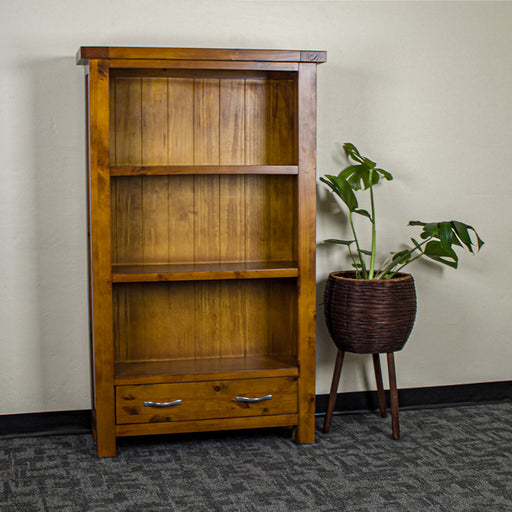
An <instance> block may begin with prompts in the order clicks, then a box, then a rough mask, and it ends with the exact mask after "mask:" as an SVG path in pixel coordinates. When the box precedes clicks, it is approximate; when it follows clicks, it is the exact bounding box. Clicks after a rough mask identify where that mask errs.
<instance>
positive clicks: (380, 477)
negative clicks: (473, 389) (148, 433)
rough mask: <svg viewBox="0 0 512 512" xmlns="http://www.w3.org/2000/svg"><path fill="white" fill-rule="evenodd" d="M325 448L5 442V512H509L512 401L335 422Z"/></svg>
mask: <svg viewBox="0 0 512 512" xmlns="http://www.w3.org/2000/svg"><path fill="white" fill-rule="evenodd" d="M322 421H323V418H318V427H319V429H318V431H317V442H316V444H313V445H302V446H299V445H296V444H294V443H293V441H291V439H290V432H289V431H288V430H281V429H269V430H258V431H239V432H224V433H212V434H198V435H176V436H160V437H147V438H130V439H121V440H119V441H118V456H117V457H116V458H113V459H97V458H96V456H95V446H94V443H93V441H92V438H91V436H90V435H62V436H53V437H32V438H15V439H0V512H46V511H51V512H54V511H59V512H60V511H62V512H75V511H76V512H100V511H101V512H103V511H106V512H114V511H124V512H141V511H142V512H160V511H161V512H164V511H166V512H167V511H179V512H181V511H190V512H217V511H218V512H238V511H240V512H260V511H261V512H278V511H279V512H295V511H310V512H324V511H325V512H331V511H348V512H358V511H365V512H373V511H375V512H377V511H378V512H382V511H385V512H388V511H389V512H394V511H397V512H398V511H404V512H415V511H421V512H426V511H449V512H457V511H461V512H462V511H464V512H472V511H474V512H484V511H485V512H488V511H489V512H494V511H496V512H501V511H512V403H510V402H501V403H495V404H485V405H472V406H461V407H452V408H439V409H424V410H403V411H400V427H401V439H400V440H399V441H393V440H392V439H391V424H390V422H391V420H390V418H388V419H381V418H380V417H379V416H378V415H377V414H370V413H368V414H350V415H349V414H347V415H339V416H335V417H334V418H333V423H332V427H331V432H330V433H329V434H323V433H321V432H320V426H321V422H322Z"/></svg>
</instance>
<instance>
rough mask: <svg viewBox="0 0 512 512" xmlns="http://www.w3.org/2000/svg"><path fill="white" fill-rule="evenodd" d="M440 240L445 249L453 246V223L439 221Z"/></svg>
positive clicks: (447, 249)
mask: <svg viewBox="0 0 512 512" xmlns="http://www.w3.org/2000/svg"><path fill="white" fill-rule="evenodd" d="M438 232H439V240H440V241H441V245H442V246H443V249H445V250H446V251H449V250H450V249H451V247H452V225H451V223H450V222H439V223H438Z"/></svg>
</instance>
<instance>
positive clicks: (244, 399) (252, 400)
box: [236, 395, 272, 404]
mask: <svg viewBox="0 0 512 512" xmlns="http://www.w3.org/2000/svg"><path fill="white" fill-rule="evenodd" d="M265 400H272V395H265V396H260V397H259V398H249V397H247V396H237V397H236V401H237V402H245V403H250V404H253V403H255V402H264V401H265Z"/></svg>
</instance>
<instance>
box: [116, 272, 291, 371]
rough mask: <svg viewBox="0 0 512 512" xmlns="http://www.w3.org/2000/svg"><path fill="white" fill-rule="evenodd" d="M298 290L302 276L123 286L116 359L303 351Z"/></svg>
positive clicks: (119, 286) (119, 291) (119, 297)
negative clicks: (298, 340) (298, 343)
mask: <svg viewBox="0 0 512 512" xmlns="http://www.w3.org/2000/svg"><path fill="white" fill-rule="evenodd" d="M296 287H297V284H296V280H295V279H261V280H259V279H258V280H243V281H238V280H235V281H197V282H175V283H139V284H128V285H126V284H117V285H115V286H114V291H113V303H114V347H115V348H114V351H115V361H116V362H118V363H119V362H136V361H157V360H167V359H203V358H219V357H250V356H260V355H283V356H287V357H289V356H296V348H295V347H296V335H297V332H296V323H297V322H296V320H297V300H296V293H297V288H296ZM294 296H295V297H294Z"/></svg>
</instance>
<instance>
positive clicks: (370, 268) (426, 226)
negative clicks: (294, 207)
mask: <svg viewBox="0 0 512 512" xmlns="http://www.w3.org/2000/svg"><path fill="white" fill-rule="evenodd" d="M343 149H344V152H345V155H346V156H347V158H348V159H349V163H350V165H349V166H348V167H346V168H345V169H344V170H342V171H341V172H340V173H339V174H338V175H330V174H327V175H325V176H324V177H322V178H320V181H322V182H323V183H325V184H326V185H327V186H328V187H329V189H330V190H331V191H332V192H333V193H334V194H335V195H336V196H337V197H338V198H339V199H340V200H341V204H342V205H345V207H346V209H347V211H348V220H349V224H350V229H351V232H352V237H351V239H349V240H339V239H329V240H325V242H326V243H330V244H338V245H342V246H346V247H347V249H348V252H349V255H350V259H351V260H352V267H353V268H352V270H345V271H337V272H332V273H331V274H330V275H329V278H328V280H327V284H326V287H325V301H324V306H325V319H326V322H327V327H328V329H329V333H330V335H331V337H332V339H333V341H334V343H335V344H336V346H337V347H338V355H337V359H336V365H335V369H334V375H333V382H332V386H331V392H330V395H329V403H328V407H327V415H326V418H325V423H324V432H328V431H329V428H330V423H331V418H332V413H333V409H334V403H335V399H336V390H337V386H338V382H339V378H340V373H341V367H342V363H343V357H344V353H345V352H355V353H362V354H373V362H374V366H375V376H376V380H377V390H378V397H379V408H380V411H381V415H382V416H385V415H386V407H385V396H384V390H383V389H382V375H381V370H380V362H379V354H380V353H386V354H387V360H388V374H389V378H390V389H391V393H390V394H391V412H392V417H393V438H394V439H398V438H399V433H398V394H397V390H396V378H395V363H394V356H393V354H394V352H396V351H397V350H401V349H402V348H403V347H404V345H405V343H406V341H407V339H408V338H409V335H410V333H411V331H412V327H413V325H414V320H415V318H416V290H415V285H414V279H413V277H412V276H411V275H410V274H408V273H405V272H403V269H404V268H405V267H406V266H408V265H410V264H411V263H412V262H414V261H416V260H418V259H420V258H422V257H425V258H430V259H431V260H434V261H436V262H438V263H441V264H443V265H447V266H449V267H452V268H457V266H458V262H459V257H458V255H457V250H458V249H467V250H468V251H469V252H470V253H475V252H477V251H479V250H480V248H481V247H482V245H483V244H484V242H483V241H482V239H481V238H480V236H479V235H478V233H477V232H476V230H475V229H474V228H473V227H472V226H470V225H469V224H465V223H464V222H460V221H457V220H449V221H436V222H422V221H418V220H415V221H410V222H409V225H410V226H414V227H420V228H421V231H420V234H419V236H417V237H416V238H411V239H410V242H409V243H408V245H407V246H406V248H404V249H397V250H395V251H392V252H390V253H389V255H388V257H387V258H385V259H384V261H383V262H382V263H380V264H378V265H377V263H376V259H377V214H376V208H375V197H374V187H375V186H376V185H378V184H379V182H382V181H391V180H392V179H393V176H392V175H391V173H390V172H388V171H386V170H384V169H381V168H380V167H377V164H376V163H375V162H374V161H373V160H371V159H369V158H367V157H366V156H363V155H362V154H361V153H360V152H359V150H358V149H357V148H356V147H355V146H354V145H353V144H350V143H347V144H344V145H343ZM362 192H366V193H367V194H369V203H370V208H369V211H368V210H366V209H364V208H361V207H360V206H359V201H358V195H359V194H360V193H362ZM356 219H357V220H359V222H356ZM361 220H362V221H363V225H364V224H366V226H367V227H368V228H369V229H370V230H371V247H370V248H369V249H367V248H362V246H361V237H360V236H359V235H358V227H357V226H358V225H361Z"/></svg>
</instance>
